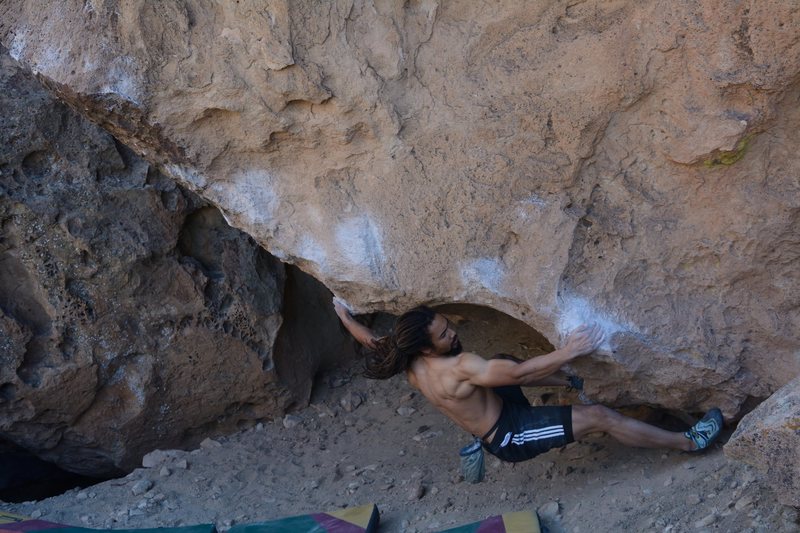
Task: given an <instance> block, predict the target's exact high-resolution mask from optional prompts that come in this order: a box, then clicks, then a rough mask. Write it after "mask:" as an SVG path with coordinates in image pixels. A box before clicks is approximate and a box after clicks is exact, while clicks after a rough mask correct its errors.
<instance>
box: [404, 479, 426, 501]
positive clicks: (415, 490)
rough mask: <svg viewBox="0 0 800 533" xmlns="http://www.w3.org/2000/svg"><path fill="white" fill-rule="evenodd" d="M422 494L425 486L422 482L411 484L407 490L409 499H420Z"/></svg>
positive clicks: (423, 494)
mask: <svg viewBox="0 0 800 533" xmlns="http://www.w3.org/2000/svg"><path fill="white" fill-rule="evenodd" d="M423 496H425V486H424V485H423V484H422V483H417V484H416V485H414V486H412V487H411V490H410V491H409V492H408V500H409V501H414V500H421V499H422V497H423Z"/></svg>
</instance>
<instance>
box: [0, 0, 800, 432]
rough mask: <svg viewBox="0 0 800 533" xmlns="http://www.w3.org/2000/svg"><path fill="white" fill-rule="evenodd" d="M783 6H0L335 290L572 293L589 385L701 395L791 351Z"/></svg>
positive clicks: (648, 399) (532, 319) (205, 188)
mask: <svg viewBox="0 0 800 533" xmlns="http://www.w3.org/2000/svg"><path fill="white" fill-rule="evenodd" d="M798 27H800V8H798V7H797V6H796V5H795V4H794V3H791V2H781V1H777V0H776V1H763V0H759V1H757V2H756V1H751V2H739V1H734V0H703V1H700V2H682V1H678V2H676V1H666V0H662V1H644V2H642V1H632V0H630V1H624V0H620V1H614V2H608V1H586V2H580V3H577V4H574V5H567V3H564V2H557V1H550V2H536V3H535V5H534V4H532V3H530V2H514V1H509V2H500V3H491V4H482V3H477V2H466V1H465V2H444V3H440V2H436V1H433V0H419V1H415V2H405V3H399V2H353V1H342V2H328V3H323V4H317V3H313V2H286V1H280V0H278V1H274V2H254V1H241V2H236V3H230V2H221V3H212V2H204V1H199V0H192V1H190V0H181V1H176V2H168V3H163V2H155V3H154V2H145V1H144V0H116V1H113V2H94V1H92V2H84V1H80V2H79V1H77V0H69V1H65V2H56V3H54V2H46V1H44V0H39V1H34V2H32V1H29V0H7V1H6V2H4V3H3V5H2V6H0V41H2V42H3V43H4V44H5V45H6V46H7V47H8V48H9V49H10V51H11V54H12V55H13V56H14V57H15V58H18V59H19V60H20V61H22V62H23V63H24V64H26V65H28V66H30V67H31V68H32V69H34V70H35V71H37V72H38V73H39V74H40V76H41V77H42V78H43V80H44V81H45V82H46V83H47V84H48V85H49V86H50V87H51V88H52V89H53V90H55V91H56V92H58V93H59V94H60V95H61V97H62V98H64V99H65V100H66V101H68V102H70V103H71V104H72V105H73V106H75V107H76V108H77V109H79V110H80V111H81V112H82V113H84V114H86V115H87V116H89V117H91V118H92V119H93V120H95V121H97V122H98V123H100V124H102V125H103V126H104V127H106V128H108V129H109V130H111V131H112V132H114V133H115V135H117V136H118V137H119V138H120V139H122V140H123V142H125V143H126V144H129V145H130V146H132V147H134V149H136V150H137V151H139V152H140V153H141V154H143V155H144V156H145V157H146V158H148V159H149V160H151V161H154V162H158V163H161V164H162V165H163V166H164V168H165V169H166V170H167V171H168V172H169V173H170V174H171V175H172V176H173V177H175V178H176V179H178V180H179V181H180V182H181V183H183V184H185V185H187V186H189V187H190V188H192V189H194V190H196V191H198V192H199V193H200V194H201V195H202V196H203V197H204V198H206V199H208V200H209V201H211V202H212V203H214V204H215V205H217V206H219V207H220V209H221V210H222V212H223V213H224V215H225V217H226V218H227V220H228V221H230V222H231V223H232V224H233V225H235V226H237V227H239V228H242V229H244V230H245V231H246V232H247V233H249V234H250V235H252V236H253V237H254V238H255V239H256V240H258V241H259V242H260V243H262V244H263V245H264V246H265V247H266V248H267V249H269V250H270V251H271V252H273V253H274V254H276V255H277V256H278V257H280V258H282V259H284V260H286V261H288V262H291V263H294V264H297V265H298V266H300V267H301V268H302V269H303V270H305V271H307V272H309V273H311V274H312V275H314V276H315V277H317V278H318V279H320V280H322V281H323V282H324V283H325V284H326V285H327V286H328V287H330V288H332V289H333V290H334V291H335V292H337V293H338V294H340V295H341V296H343V297H345V298H346V299H347V300H348V301H350V302H351V303H353V304H354V305H355V306H356V307H357V308H358V309H360V310H361V311H373V310H387V311H398V310H401V309H402V308H404V307H406V306H409V305H411V304H415V303H419V302H426V303H432V304H440V303H454V302H462V303H472V304H482V305H487V306H490V307H493V308H495V309H498V310H501V311H503V312H506V313H508V314H510V315H511V316H513V317H515V318H518V319H520V320H522V321H524V322H526V323H527V324H529V325H530V326H532V327H533V328H535V329H536V330H537V331H540V332H541V333H542V334H544V336H545V337H547V338H548V339H549V340H550V341H551V342H553V343H557V342H558V337H559V335H560V334H563V333H564V332H565V331H566V330H568V329H569V328H570V327H572V326H574V325H576V324H577V323H579V322H581V321H586V320H597V321H600V322H601V323H602V324H603V325H604V326H605V329H606V331H607V333H608V334H609V339H608V342H607V343H606V345H605V346H604V349H603V353H602V354H600V355H597V356H596V357H592V358H589V359H587V360H585V361H583V362H581V363H579V364H578V365H576V369H577V370H579V371H580V372H582V373H584V374H585V375H587V376H591V378H590V379H587V382H586V387H587V391H588V392H589V394H590V396H593V397H594V398H596V399H598V400H601V401H604V402H608V403H613V404H617V405H620V404H626V403H650V404H655V405H661V406H664V407H669V408H674V409H683V410H696V411H700V410H703V409H705V408H707V407H709V406H711V405H712V404H717V405H719V406H720V407H722V408H723V410H724V412H725V414H726V415H727V416H729V417H730V416H734V415H735V414H736V413H737V412H738V410H739V407H740V405H741V403H742V402H743V401H744V400H745V399H746V398H747V397H748V396H751V397H757V398H763V397H766V396H768V395H769V393H770V392H772V391H774V390H776V389H777V388H778V387H780V386H781V385H783V384H784V383H786V381H787V380H788V379H789V378H790V376H793V375H796V374H797V373H798V371H800V356H799V355H798V354H800V341H798V338H797V335H796V331H797V330H798V327H799V326H800V283H798V281H800V280H799V279H798V278H800V274H798V272H799V270H798V269H797V267H796V264H797V259H798V256H799V255H800V238H798V235H800V183H799V182H798V179H797V176H798V175H800V162H798V158H797V157H796V153H795V152H796V148H795V147H796V146H798V142H799V141H800V138H798V136H800V133H799V132H798V131H797V128H796V124H797V123H798V119H800V116H798V107H799V106H798V95H800V82H798V73H800V35H799V34H798V31H797V28H798ZM765 361H768V363H765Z"/></svg>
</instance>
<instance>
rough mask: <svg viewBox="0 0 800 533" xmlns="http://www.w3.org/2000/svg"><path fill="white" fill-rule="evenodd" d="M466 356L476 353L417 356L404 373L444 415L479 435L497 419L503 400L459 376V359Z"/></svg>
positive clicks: (460, 360) (489, 390)
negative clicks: (448, 355)
mask: <svg viewBox="0 0 800 533" xmlns="http://www.w3.org/2000/svg"><path fill="white" fill-rule="evenodd" d="M469 357H479V356H478V355H475V354H473V353H462V354H460V355H457V356H452V357H430V356H422V357H417V358H416V359H415V360H414V362H413V363H412V365H411V368H410V369H409V370H408V373H407V376H408V382H409V383H410V384H411V386H412V387H414V388H416V389H418V390H419V391H420V392H421V393H422V394H423V396H425V398H427V399H428V401H429V402H431V403H432V404H433V405H434V406H435V407H436V408H437V409H439V411H441V412H442V413H443V414H444V415H445V416H447V417H448V418H450V419H451V420H452V421H454V422H455V423H456V424H458V425H459V426H460V427H461V428H462V429H464V430H466V431H469V432H470V433H472V434H473V435H477V436H478V437H482V436H484V434H486V432H487V431H489V429H491V427H492V426H493V425H494V423H495V422H496V421H497V419H498V417H499V416H500V411H501V409H502V407H503V402H502V400H501V399H500V398H499V397H498V396H497V395H496V394H495V393H494V392H493V391H492V390H491V389H487V388H484V387H478V386H476V385H473V384H471V383H470V382H469V381H467V380H466V379H464V378H463V377H461V374H462V373H461V372H459V368H458V366H459V364H460V363H461V362H462V359H463V358H469ZM489 437H491V436H489Z"/></svg>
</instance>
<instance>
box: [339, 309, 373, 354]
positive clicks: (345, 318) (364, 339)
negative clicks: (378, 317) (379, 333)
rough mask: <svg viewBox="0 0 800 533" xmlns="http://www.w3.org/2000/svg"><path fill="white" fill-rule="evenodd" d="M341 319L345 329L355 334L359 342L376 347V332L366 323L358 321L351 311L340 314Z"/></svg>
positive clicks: (368, 346)
mask: <svg viewBox="0 0 800 533" xmlns="http://www.w3.org/2000/svg"><path fill="white" fill-rule="evenodd" d="M339 320H341V321H342V324H343V325H344V327H345V329H347V331H348V332H349V333H350V335H352V336H353V338H355V339H356V340H357V341H358V342H359V343H361V344H362V345H364V346H366V347H367V348H370V349H372V348H375V339H376V336H375V332H374V331H372V330H371V329H369V328H368V327H367V326H365V325H364V324H362V323H360V322H358V321H357V320H356V319H355V318H353V317H352V316H351V315H350V314H349V313H344V314H340V315H339Z"/></svg>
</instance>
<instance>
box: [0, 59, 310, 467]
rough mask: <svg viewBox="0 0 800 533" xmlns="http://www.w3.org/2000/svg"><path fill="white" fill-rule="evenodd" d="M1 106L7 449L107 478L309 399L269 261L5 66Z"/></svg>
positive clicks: (1, 355)
mask: <svg viewBox="0 0 800 533" xmlns="http://www.w3.org/2000/svg"><path fill="white" fill-rule="evenodd" d="M0 109H2V116H0V363H1V364H0V437H2V439H6V440H9V441H12V442H14V443H15V444H17V445H19V446H22V447H24V448H26V449H28V450H30V451H32V452H34V453H36V454H37V455H39V456H40V457H42V458H44V459H47V460H50V461H53V462H55V463H58V464H59V465H60V466H62V467H64V468H67V469H69V470H72V471H75V472H80V473H85V474H90V475H96V476H97V475H113V474H115V473H118V471H119V470H120V469H122V470H127V469H131V468H133V467H135V466H138V465H139V464H140V463H139V461H140V459H141V456H142V455H143V454H144V453H146V452H148V451H150V450H152V449H153V448H155V447H165V448H169V447H183V446H189V445H192V444H195V443H196V442H197V441H199V440H200V439H202V438H204V437H206V436H208V435H209V434H215V433H220V432H223V431H231V430H235V429H236V428H237V427H239V424H242V423H244V424H248V423H252V422H251V421H253V420H257V419H259V418H271V417H274V416H280V415H282V414H283V413H284V411H285V409H286V407H287V406H288V405H289V404H290V403H292V402H295V401H298V400H301V401H302V400H304V399H305V398H304V397H303V396H302V390H301V391H300V394H299V395H298V394H297V390H298V388H297V387H295V386H292V387H288V386H287V385H285V384H284V382H283V381H281V380H280V378H279V377H278V376H277V375H276V372H275V369H274V363H273V345H274V342H275V339H276V336H277V334H278V330H279V328H280V327H281V324H282V318H281V314H280V311H281V307H282V300H283V284H284V277H285V272H284V267H283V265H282V264H281V263H280V262H279V261H277V260H276V259H275V258H273V257H272V256H270V255H269V254H268V253H267V252H265V251H264V250H263V249H262V248H260V247H259V246H258V245H256V244H255V243H254V242H253V240H252V239H251V238H250V237H248V236H247V235H245V234H243V233H241V232H240V231H238V230H235V229H233V228H231V227H230V226H228V225H227V224H226V223H225V221H224V219H223V218H222V216H221V215H220V213H219V211H218V210H216V209H215V208H213V207H209V206H208V205H207V204H206V203H205V202H204V201H202V200H201V199H200V198H198V197H197V196H195V195H194V194H192V193H188V192H186V191H185V190H183V189H181V188H180V187H178V186H176V184H175V182H174V181H173V180H171V179H169V178H166V177H164V176H163V175H161V174H159V173H158V172H156V171H155V170H154V169H153V168H152V167H150V165H148V164H147V163H146V162H145V161H143V160H141V159H139V158H138V157H136V156H135V155H134V154H133V153H131V151H130V150H129V149H127V148H125V147H124V146H122V145H121V144H119V143H117V142H116V141H115V140H114V139H113V138H112V137H111V136H110V135H108V134H107V133H105V132H103V131H102V130H100V129H99V128H98V127H97V126H95V125H93V124H91V123H90V122H88V121H87V120H86V119H84V118H83V117H80V116H78V115H76V114H75V113H74V112H73V111H72V110H71V109H70V108H68V107H67V106H65V105H63V104H62V103H59V102H58V101H56V100H55V99H54V98H53V97H52V96H51V95H50V94H49V93H48V92H47V91H45V90H44V89H43V88H42V87H41V85H40V84H39V83H38V82H36V80H35V79H33V77H32V76H31V75H30V74H29V73H27V72H25V71H23V70H22V69H20V68H19V67H18V66H17V65H16V64H15V62H14V61H12V60H11V59H10V58H9V57H8V56H7V55H1V56H0ZM311 363H314V359H313V358H311V362H310V363H309V366H312V364H311ZM313 372H314V368H311V369H310V370H309V369H307V368H299V369H298V370H296V372H295V373H296V374H297V376H294V378H295V379H296V380H298V381H300V382H301V383H302V382H303V380H305V382H310V380H311V378H312V376H313ZM303 386H304V387H305V384H304V385H303Z"/></svg>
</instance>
